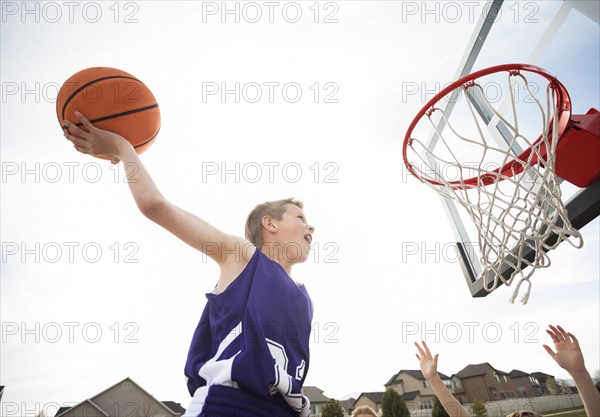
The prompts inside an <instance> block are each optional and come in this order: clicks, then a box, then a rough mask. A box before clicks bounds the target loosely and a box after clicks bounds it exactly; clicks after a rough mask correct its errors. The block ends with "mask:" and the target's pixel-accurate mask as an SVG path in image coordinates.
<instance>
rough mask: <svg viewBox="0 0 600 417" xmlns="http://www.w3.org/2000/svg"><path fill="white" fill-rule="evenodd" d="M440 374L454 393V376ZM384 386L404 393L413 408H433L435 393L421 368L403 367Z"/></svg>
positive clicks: (408, 403) (406, 400)
mask: <svg viewBox="0 0 600 417" xmlns="http://www.w3.org/2000/svg"><path fill="white" fill-rule="evenodd" d="M439 375H440V378H441V379H442V382H443V383H444V385H445V386H446V387H447V388H448V389H449V390H450V392H452V393H453V392H454V391H453V390H454V384H453V381H452V378H450V377H449V376H446V375H444V374H442V373H441V372H439ZM384 386H385V388H386V389H388V388H392V389H394V390H395V391H396V392H397V393H398V394H400V395H402V398H403V399H404V401H405V402H406V403H407V405H408V407H409V409H411V410H414V409H432V408H433V400H434V398H435V393H434V392H433V389H432V388H431V385H430V384H429V382H428V381H427V379H425V377H424V376H423V373H422V372H421V371H420V370H413V369H401V370H400V371H399V372H398V373H397V374H395V375H394V376H392V377H391V378H390V379H389V381H388V382H387V383H385V385H384Z"/></svg>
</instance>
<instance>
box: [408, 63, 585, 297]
mask: <svg viewBox="0 0 600 417" xmlns="http://www.w3.org/2000/svg"><path fill="white" fill-rule="evenodd" d="M503 74H504V75H507V76H506V77H505V78H506V80H507V81H502V83H506V84H505V86H506V87H508V88H507V89H506V88H504V85H503V86H502V88H503V89H504V91H508V94H506V99H505V101H504V105H505V107H508V108H509V109H511V110H512V111H510V112H506V111H505V112H504V113H505V114H506V113H508V114H511V113H512V120H509V117H505V116H503V115H502V114H501V113H502V111H501V110H499V109H497V108H496V107H502V106H499V105H498V103H494V102H493V101H494V100H492V99H490V97H489V92H486V91H485V90H486V89H487V90H489V85H488V86H486V85H484V84H483V83H482V82H480V80H475V81H472V82H470V83H468V84H465V85H463V86H462V87H461V90H459V91H458V92H460V93H462V94H464V100H461V102H460V103H455V104H457V106H458V104H462V106H463V109H462V112H461V111H460V110H457V108H456V107H457V106H454V109H453V112H452V116H453V119H452V120H450V117H449V116H448V115H447V114H446V113H445V112H444V110H442V109H441V108H438V107H433V108H431V109H430V110H429V111H428V112H427V113H426V115H425V116H424V117H423V118H422V120H425V121H427V120H428V121H429V123H430V129H431V126H433V129H434V132H435V138H436V139H437V144H436V146H435V147H431V146H430V145H429V146H428V145H427V144H425V143H424V142H423V141H421V140H419V139H417V138H415V137H414V136H412V135H411V140H410V141H409V150H411V151H412V152H411V156H410V161H411V162H410V165H411V167H412V169H413V171H414V172H415V173H416V174H417V175H418V176H419V177H421V178H422V179H423V180H425V181H424V182H425V183H426V184H428V185H429V186H431V187H432V188H433V189H435V190H436V191H437V192H438V193H439V194H441V195H442V196H444V197H445V198H449V199H452V200H455V201H457V202H458V203H459V204H460V205H462V206H463V207H464V208H465V209H466V210H467V212H468V215H469V217H470V218H471V219H472V221H473V222H474V223H475V225H476V227H477V233H478V237H477V239H478V242H477V244H478V245H479V249H480V254H481V256H480V259H479V261H480V263H481V266H482V272H481V274H480V276H479V277H478V278H481V279H483V286H484V288H485V289H486V290H487V291H492V290H494V289H495V288H496V287H497V286H498V285H499V284H500V283H504V284H505V285H507V286H510V285H511V283H512V282H513V280H514V279H515V278H518V284H517V285H516V288H515V290H514V292H513V295H512V297H511V299H510V301H511V302H514V300H515V298H516V297H517V295H518V294H519V292H520V289H521V286H522V284H524V283H526V285H527V289H526V291H525V293H524V295H523V297H522V299H521V302H522V303H523V304H526V303H527V301H528V299H529V295H530V292H531V282H530V280H529V279H530V277H531V276H532V274H533V273H534V272H535V271H536V270H537V269H538V268H545V267H548V266H549V265H550V259H549V258H548V256H547V253H546V252H548V251H549V250H551V249H554V248H556V247H557V246H558V245H559V244H560V243H561V242H562V241H565V240H566V241H568V242H570V243H571V244H572V245H573V246H575V247H581V246H582V245H583V240H582V237H581V234H580V233H579V232H578V231H577V230H576V229H575V228H573V227H572V226H571V224H570V222H569V217H568V214H567V211H566V208H565V206H564V204H563V202H562V200H561V190H560V184H559V181H557V177H556V174H555V171H554V162H555V149H556V144H557V142H558V140H557V139H558V138H557V136H558V132H559V128H558V119H559V118H558V117H557V113H558V109H557V105H556V103H557V100H556V91H555V88H554V87H553V86H552V85H551V84H549V83H548V82H547V81H546V82H545V83H544V85H547V86H546V87H545V88H543V89H540V88H539V86H538V84H531V83H530V82H528V80H527V78H525V76H523V75H522V74H521V73H520V72H518V71H511V72H510V73H506V72H505V73H503ZM519 91H524V93H525V94H518V92H519ZM538 91H541V92H542V95H544V91H545V101H546V103H545V106H544V105H542V104H541V103H540V100H539V99H538V98H536V93H537V92H538ZM519 96H520V97H519ZM457 97H458V96H457V95H456V93H455V95H454V98H453V99H454V100H457ZM507 102H508V103H507ZM473 103H478V106H477V107H476V106H474V105H473ZM517 114H518V115H519V116H520V117H522V118H523V115H526V116H525V117H526V118H527V119H526V120H527V121H528V122H527V123H522V125H520V124H519V119H518V117H517ZM436 115H437V118H435V119H434V117H435V116H436ZM492 125H493V126H494V129H489V126H492ZM493 132H500V133H502V134H501V135H500V136H502V138H501V139H502V140H498V136H499V135H498V134H497V133H493ZM540 132H542V134H541V136H539V135H540ZM538 137H539V140H538ZM432 148H433V150H432ZM529 148H530V149H531V152H529V153H527V152H525V153H523V150H526V149H529ZM511 161H512V162H511Z"/></svg>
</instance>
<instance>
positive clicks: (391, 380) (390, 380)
mask: <svg viewBox="0 0 600 417" xmlns="http://www.w3.org/2000/svg"><path fill="white" fill-rule="evenodd" d="M399 373H400V372H398V373H396V374H394V375H392V377H391V378H390V379H389V381H388V382H386V383H385V384H383V386H384V387H387V386H388V385H391V384H392V382H394V380H395V379H396V377H397V376H398V374H399Z"/></svg>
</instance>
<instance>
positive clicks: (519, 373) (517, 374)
mask: <svg viewBox="0 0 600 417" xmlns="http://www.w3.org/2000/svg"><path fill="white" fill-rule="evenodd" d="M508 375H509V376H510V377H511V378H519V377H522V376H529V374H528V373H527V372H523V371H519V370H518V369H513V370H512V371H510V372H509V373H508Z"/></svg>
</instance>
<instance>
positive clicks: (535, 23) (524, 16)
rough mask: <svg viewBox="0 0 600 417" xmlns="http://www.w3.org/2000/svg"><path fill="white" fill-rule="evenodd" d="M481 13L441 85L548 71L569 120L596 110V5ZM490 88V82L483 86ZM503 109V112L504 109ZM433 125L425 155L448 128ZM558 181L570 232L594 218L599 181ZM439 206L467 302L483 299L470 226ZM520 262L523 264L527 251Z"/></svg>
mask: <svg viewBox="0 0 600 417" xmlns="http://www.w3.org/2000/svg"><path fill="white" fill-rule="evenodd" d="M481 9H482V10H484V12H483V13H482V14H481V16H480V17H479V21H478V22H477V24H476V25H475V28H474V31H473V34H472V36H471V39H470V41H469V43H468V44H467V46H466V49H465V52H464V55H463V57H462V59H461V61H460V64H459V66H458V68H457V71H456V73H455V76H454V77H453V79H451V80H445V81H446V82H447V83H448V84H449V83H450V82H452V81H455V80H458V79H459V78H461V77H463V76H465V75H467V74H470V73H473V72H475V71H477V70H481V69H483V68H487V67H491V66H495V65H500V64H507V63H524V64H531V65H535V66H538V67H541V68H544V69H545V70H547V71H549V72H550V73H551V74H553V75H554V76H556V77H557V78H558V80H560V82H561V83H562V84H563V85H564V86H565V87H566V89H567V90H568V92H569V95H570V98H571V102H572V107H573V109H572V110H573V111H572V113H573V114H574V115H581V114H585V113H586V112H587V111H588V109H590V108H592V107H593V108H596V109H599V108H600V85H599V81H598V74H600V65H599V63H600V53H599V50H600V42H599V39H600V27H599V14H600V2H595V1H569V0H565V1H531V2H529V1H504V0H494V1H488V2H485V4H483V7H482V8H481ZM494 83H495V81H492V82H491V83H490V86H491V87H493V86H494ZM533 86H534V87H535V82H534V83H533ZM492 90H493V88H492ZM534 90H535V88H534ZM493 93H494V91H491V94H493ZM465 99H466V100H468V101H469V105H472V106H473V107H474V109H475V111H476V112H477V113H478V114H479V116H480V117H481V120H482V121H483V128H484V129H487V130H488V131H490V132H492V133H493V135H494V136H495V137H497V138H499V139H500V140H499V142H501V141H502V139H504V141H505V142H506V143H504V146H510V147H512V149H513V150H514V152H515V153H516V154H519V153H520V151H521V150H522V149H519V148H518V146H519V145H518V144H517V143H515V142H514V141H513V142H511V143H509V142H510V141H509V140H508V138H507V134H506V131H505V130H506V129H505V125H504V124H503V122H502V121H500V120H498V118H497V117H492V116H491V115H490V114H489V112H487V109H486V108H485V105H483V104H482V103H481V101H480V100H478V98H477V97H473V96H465ZM500 99H501V98H500ZM542 101H543V100H542ZM443 105H444V106H445V109H444V114H447V115H448V114H451V113H452V112H453V111H456V110H455V109H454V105H455V100H452V99H450V100H447V101H446V102H445V103H444V104H443ZM500 107H502V106H500ZM505 110H506V111H508V112H510V109H509V108H508V106H505ZM458 119H460V117H459V118H458ZM435 123H437V126H435V127H434V128H432V129H431V132H430V133H429V140H428V141H427V144H426V146H427V148H428V150H431V152H433V151H436V150H437V147H438V146H440V143H439V137H440V135H439V134H438V133H439V132H440V131H443V130H444V129H447V126H446V122H445V120H444V119H443V118H438V120H437V122H435ZM558 181H559V182H560V187H561V190H562V201H563V202H564V203H565V205H566V208H567V211H568V217H569V220H570V221H571V224H572V226H574V227H575V228H576V229H581V228H582V227H584V226H585V225H586V224H588V223H589V222H591V221H592V220H593V219H595V218H596V217H598V215H599V214H600V180H597V181H595V182H594V183H593V184H591V185H590V186H588V187H587V188H578V187H576V186H574V185H572V184H569V183H567V182H566V181H562V180H561V179H560V178H559V179H558ZM442 205H443V207H444V210H445V211H446V214H447V215H448V219H449V221H450V225H451V227H452V229H453V232H454V234H455V237H456V247H457V252H458V254H459V260H460V264H461V268H462V271H463V273H464V275H465V278H466V281H467V284H468V288H469V290H470V293H471V295H472V296H473V297H485V296H487V295H488V294H490V292H491V291H489V290H488V289H486V288H485V286H484V280H483V278H482V277H481V276H480V275H481V271H482V266H481V263H480V261H479V259H480V254H481V250H480V248H479V247H478V237H477V230H476V228H475V225H474V224H473V222H472V220H471V218H469V216H468V215H467V213H466V211H465V210H464V209H463V207H460V206H458V205H457V204H456V203H455V202H454V201H453V200H450V199H446V198H442ZM552 239H556V236H550V237H549V238H548V241H552ZM521 255H522V257H523V258H525V259H529V257H533V256H532V255H533V252H531V253H522V254H521ZM551 256H552V254H550V257H551ZM508 258H509V259H507V262H506V266H503V269H502V276H504V277H508V276H510V274H511V273H512V272H513V269H512V268H511V267H510V266H509V265H510V264H514V261H513V259H514V258H512V257H511V256H510V255H509V257H508ZM503 259H506V258H503Z"/></svg>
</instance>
